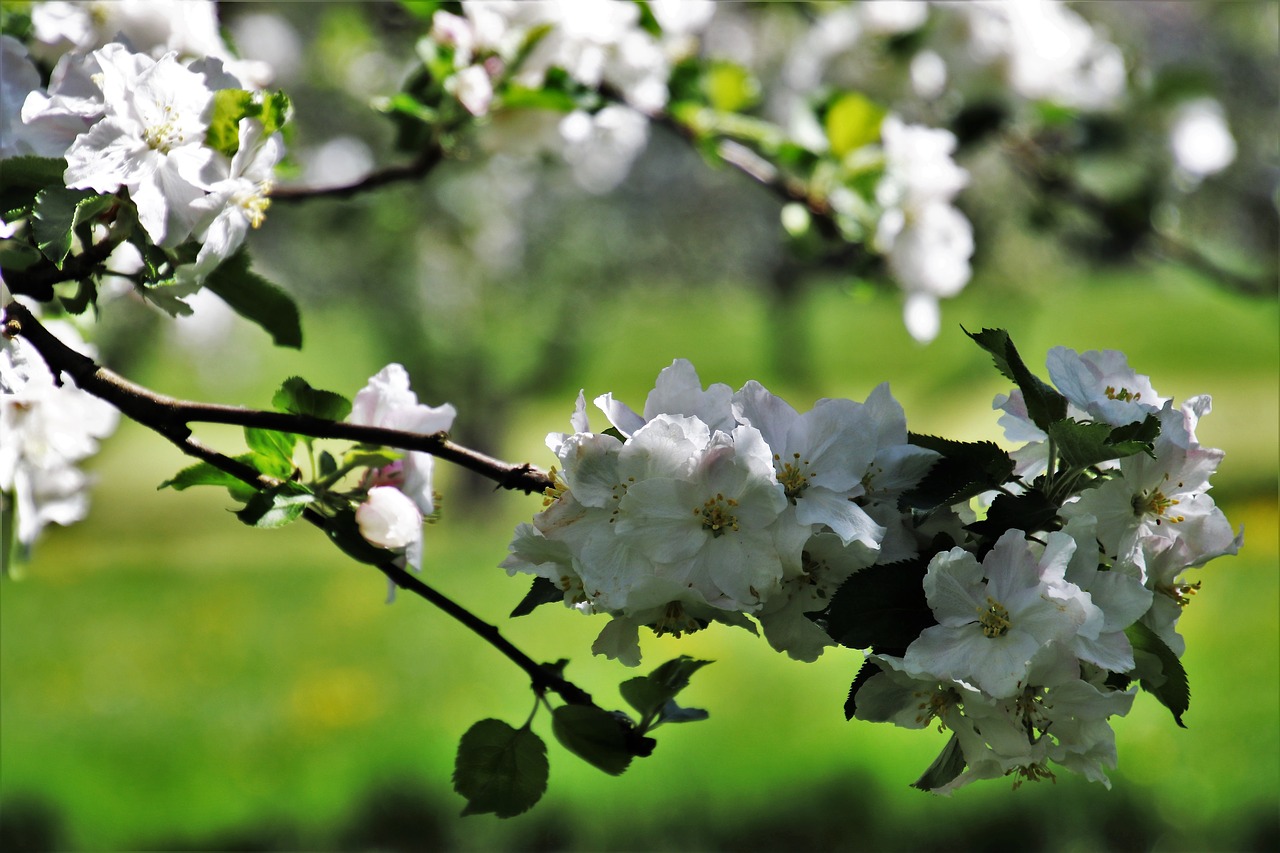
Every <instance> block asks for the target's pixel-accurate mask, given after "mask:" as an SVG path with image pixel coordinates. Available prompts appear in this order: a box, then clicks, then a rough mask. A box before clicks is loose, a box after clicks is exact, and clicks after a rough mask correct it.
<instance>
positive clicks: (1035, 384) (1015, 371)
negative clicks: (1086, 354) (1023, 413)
mask: <svg viewBox="0 0 1280 853" xmlns="http://www.w3.org/2000/svg"><path fill="white" fill-rule="evenodd" d="M961 328H963V327H961ZM964 333H965V334H966V335H968V336H969V337H970V338H972V339H973V340H974V342H975V343H977V344H978V346H980V347H982V348H983V349H984V350H986V351H987V352H989V353H991V355H992V357H993V358H994V360H995V363H996V369H997V370H999V371H1000V372H1001V373H1002V374H1004V375H1005V376H1006V377H1007V378H1009V379H1012V380H1013V381H1014V383H1015V384H1016V385H1017V386H1018V388H1019V389H1020V390H1021V391H1022V397H1023V399H1024V400H1025V401H1026V404H1027V414H1028V415H1029V416H1030V417H1031V420H1032V421H1033V422H1034V423H1035V425H1036V426H1038V427H1040V429H1042V430H1044V431H1045V432H1048V431H1049V425H1050V424H1051V423H1053V422H1054V421H1060V420H1062V419H1063V418H1065V417H1066V416H1067V398H1066V397H1064V396H1062V395H1061V394H1059V393H1058V392H1057V391H1056V390H1054V388H1053V386H1051V385H1049V384H1048V383H1046V382H1045V381H1044V380H1042V379H1040V378H1039V377H1037V376H1035V375H1034V374H1032V373H1031V371H1030V370H1028V369H1027V366H1026V364H1024V363H1023V361H1022V357H1021V356H1020V355H1018V350H1017V348H1016V347H1015V346H1014V345H1013V341H1012V340H1011V339H1010V338H1009V333H1008V332H1006V331H1005V330H1004V329H983V330H982V331H981V332H979V333H977V334H976V335H975V334H974V333H972V332H970V331H969V330H968V329H965V330H964Z"/></svg>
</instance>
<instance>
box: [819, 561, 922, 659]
mask: <svg viewBox="0 0 1280 853" xmlns="http://www.w3.org/2000/svg"><path fill="white" fill-rule="evenodd" d="M938 550H943V549H933V548H931V549H928V550H926V551H925V552H924V553H922V555H921V556H920V557H917V558H916V559H914V560H902V561H900V562H897V563H886V564H884V565H878V566H869V567H867V568H865V569H862V570H860V571H858V572H855V573H854V574H852V575H850V576H849V579H848V580H846V581H845V582H844V583H842V584H841V585H840V588H839V589H837V590H836V593H835V595H834V596H832V597H831V603H830V604H829V605H828V606H827V609H826V610H825V611H823V613H824V617H825V620H826V623H827V633H828V634H830V636H831V639H833V640H835V641H836V642H837V643H839V644H840V645H842V646H847V647H848V648H851V649H867V648H872V649H875V650H876V651H878V652H881V653H883V654H902V653H903V652H904V651H906V648H907V646H909V645H911V643H912V641H913V640H915V639H916V638H917V637H919V636H920V632H921V631H923V630H924V629H925V628H927V627H929V626H930V625H934V624H936V620H935V619H934V618H933V611H932V610H931V609H930V608H929V602H928V600H927V599H926V598H925V594H924V575H925V571H926V570H927V569H928V567H929V555H931V554H933V553H936V551H938Z"/></svg>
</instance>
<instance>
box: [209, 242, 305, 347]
mask: <svg viewBox="0 0 1280 853" xmlns="http://www.w3.org/2000/svg"><path fill="white" fill-rule="evenodd" d="M204 286H205V287H207V288H208V289H209V290H212V291H213V292H214V293H216V294H217V295H218V296H219V297H221V298H222V300H223V301H224V302H226V303H227V304H228V305H230V306H231V308H232V309H233V310H234V311H235V312H236V313H237V314H239V315H240V316H241V317H244V318H245V319H246V320H250V321H252V322H254V323H257V324H258V325H259V326H261V327H262V328H263V329H265V330H266V332H267V333H268V334H270V335H271V339H272V341H273V342H274V343H275V345H276V346H280V347H292V348H294V349H301V348H302V320H301V317H300V316H299V314H298V306H297V305H296V304H295V303H294V301H293V298H292V297H291V296H289V294H287V293H285V292H284V291H283V290H281V289H280V288H279V287H277V286H276V285H274V284H272V283H271V282H269V281H267V280H266V279H265V278H263V277H262V276H260V275H258V274H257V273H254V272H251V271H250V270H249V253H248V252H246V251H245V250H244V249H241V250H240V251H239V252H237V253H236V254H235V255H233V256H232V257H230V258H228V259H227V260H226V261H224V262H223V263H222V264H221V265H220V266H219V267H218V268H217V269H215V270H214V271H213V272H212V273H210V274H209V277H208V278H207V279H206V280H205V283H204Z"/></svg>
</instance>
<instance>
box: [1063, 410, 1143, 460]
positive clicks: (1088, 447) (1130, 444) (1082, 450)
mask: <svg viewBox="0 0 1280 853" xmlns="http://www.w3.org/2000/svg"><path fill="white" fill-rule="evenodd" d="M1151 423H1154V425H1155V432H1156V433H1158V432H1159V431H1160V419H1159V418H1157V417H1156V416H1155V415H1150V416H1148V417H1147V419H1146V421H1144V422H1143V423H1141V424H1126V425H1125V426H1123V427H1112V426H1111V425H1110V424H1106V423H1095V422H1081V421H1076V420H1072V419H1071V418H1064V419H1063V420H1060V421H1054V422H1053V423H1051V424H1049V428H1048V429H1047V430H1045V432H1046V433H1048V435H1049V438H1051V439H1053V441H1054V442H1055V444H1056V445H1057V448H1058V454H1059V455H1060V456H1061V457H1062V459H1063V460H1064V461H1065V462H1066V463H1067V464H1068V465H1070V466H1071V467H1072V468H1088V467H1089V466H1091V465H1097V464H1098V463H1100V462H1107V461H1109V460H1111V459H1123V458H1124V457H1126V456H1133V455H1135V454H1137V453H1144V452H1145V453H1152V452H1154V447H1153V445H1152V440H1153V439H1154V438H1155V436H1154V435H1151V437H1150V438H1147V436H1148V435H1150V434H1151V428H1150V427H1149V426H1148V424H1151ZM1117 431H1118V432H1117Z"/></svg>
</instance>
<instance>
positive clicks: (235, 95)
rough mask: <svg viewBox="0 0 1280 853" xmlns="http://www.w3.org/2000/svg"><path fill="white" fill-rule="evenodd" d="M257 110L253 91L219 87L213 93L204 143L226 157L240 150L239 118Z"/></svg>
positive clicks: (232, 155)
mask: <svg viewBox="0 0 1280 853" xmlns="http://www.w3.org/2000/svg"><path fill="white" fill-rule="evenodd" d="M256 111H257V105H256V104H254V102H253V93H252V92H246V91H245V90H244V89H219V90H218V91H216V92H214V93H213V112H212V114H211V115H210V117H209V129H208V131H206V132H205V135H204V141H205V144H206V145H208V146H209V147H210V148H212V149H214V150H215V151H221V152H222V153H223V154H225V155H227V156H228V157H234V156H235V154H236V152H237V151H239V150H240V119H242V118H244V117H246V116H249V115H252V114H253V113H254V112H256Z"/></svg>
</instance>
